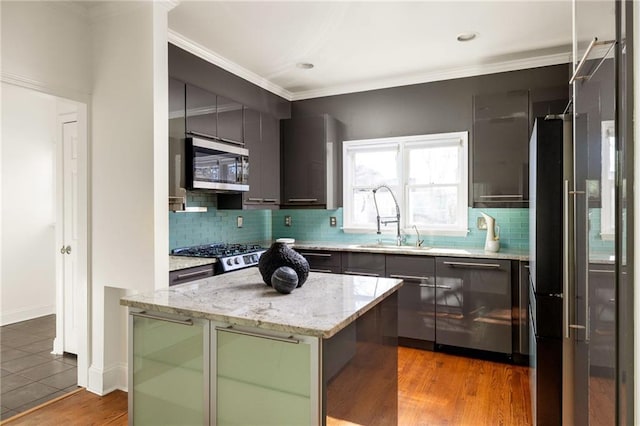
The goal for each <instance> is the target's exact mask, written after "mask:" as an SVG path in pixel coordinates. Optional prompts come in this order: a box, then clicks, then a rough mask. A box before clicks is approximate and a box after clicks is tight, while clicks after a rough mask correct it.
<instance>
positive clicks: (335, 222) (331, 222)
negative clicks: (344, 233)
mask: <svg viewBox="0 0 640 426" xmlns="http://www.w3.org/2000/svg"><path fill="white" fill-rule="evenodd" d="M329 226H333V227H335V226H338V219H336V217H335V216H329Z"/></svg>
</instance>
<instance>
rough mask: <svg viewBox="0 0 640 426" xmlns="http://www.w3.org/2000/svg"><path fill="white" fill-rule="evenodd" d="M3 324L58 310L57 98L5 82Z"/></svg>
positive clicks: (3, 117)
mask: <svg viewBox="0 0 640 426" xmlns="http://www.w3.org/2000/svg"><path fill="white" fill-rule="evenodd" d="M2 103H3V105H4V108H3V109H2V154H3V155H2V205H3V215H2V234H1V235H2V236H1V238H2V246H3V251H2V267H1V269H0V270H1V271H2V272H1V279H0V293H1V295H2V297H1V304H0V312H1V313H2V315H1V320H0V321H1V323H2V325H5V324H11V323H13V322H17V321H24V320H27V319H31V318H35V317H38V316H41V315H47V314H52V313H54V312H55V302H56V301H55V284H56V281H55V259H56V256H55V253H56V247H55V181H56V180H55V159H56V145H55V142H56V135H57V133H56V114H57V105H56V99H55V98H54V97H52V96H48V95H44V94H41V93H38V92H34V91H32V90H27V89H23V88H20V87H16V86H12V85H9V84H5V83H2Z"/></svg>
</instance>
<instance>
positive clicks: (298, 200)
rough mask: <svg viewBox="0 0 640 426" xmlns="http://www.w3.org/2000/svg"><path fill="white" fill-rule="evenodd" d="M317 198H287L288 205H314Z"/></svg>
mask: <svg viewBox="0 0 640 426" xmlns="http://www.w3.org/2000/svg"><path fill="white" fill-rule="evenodd" d="M316 201H318V199H317V198H289V202H290V203H315V202H316Z"/></svg>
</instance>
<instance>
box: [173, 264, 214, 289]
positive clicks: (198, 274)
mask: <svg viewBox="0 0 640 426" xmlns="http://www.w3.org/2000/svg"><path fill="white" fill-rule="evenodd" d="M212 276H213V263H212V264H210V265H202V266H194V267H193V268H185V269H178V270H176V271H170V272H169V287H171V286H172V285H178V284H184V283H188V282H189V281H194V280H201V279H202V278H207V277H212Z"/></svg>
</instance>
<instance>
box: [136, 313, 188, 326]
mask: <svg viewBox="0 0 640 426" xmlns="http://www.w3.org/2000/svg"><path fill="white" fill-rule="evenodd" d="M131 315H133V316H134V317H141V318H148V319H152V320H157V321H166V322H172V323H174V324H181V325H193V320H192V319H191V318H189V319H186V320H179V319H174V318H165V317H161V316H159V315H152V314H148V313H146V312H145V311H142V312H131Z"/></svg>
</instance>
